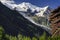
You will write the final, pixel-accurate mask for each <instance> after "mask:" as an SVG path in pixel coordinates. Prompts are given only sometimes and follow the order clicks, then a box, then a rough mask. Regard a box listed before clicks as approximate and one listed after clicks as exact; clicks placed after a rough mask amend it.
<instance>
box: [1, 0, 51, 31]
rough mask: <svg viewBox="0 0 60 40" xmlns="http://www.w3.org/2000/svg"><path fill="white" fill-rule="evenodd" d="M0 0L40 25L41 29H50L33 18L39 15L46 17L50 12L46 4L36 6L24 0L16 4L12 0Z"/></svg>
mask: <svg viewBox="0 0 60 40" xmlns="http://www.w3.org/2000/svg"><path fill="white" fill-rule="evenodd" d="M0 1H1V2H2V4H3V5H5V6H7V7H8V8H10V9H11V10H16V11H18V12H19V13H20V14H21V15H22V16H24V17H25V18H26V19H28V20H29V21H31V22H32V23H34V24H36V25H38V26H40V27H42V28H43V29H46V30H47V29H48V30H47V31H49V30H50V28H49V27H46V26H45V25H43V24H40V23H38V22H37V21H38V20H37V21H36V22H35V20H34V18H35V17H37V18H38V19H39V18H40V17H44V18H45V19H47V18H48V16H49V14H50V10H49V7H48V6H46V7H37V6H35V5H32V4H30V3H26V2H23V3H21V4H18V5H17V4H15V2H14V1H13V0H0ZM35 19H36V18H35ZM47 20H48V19H47ZM42 23H43V22H42Z"/></svg>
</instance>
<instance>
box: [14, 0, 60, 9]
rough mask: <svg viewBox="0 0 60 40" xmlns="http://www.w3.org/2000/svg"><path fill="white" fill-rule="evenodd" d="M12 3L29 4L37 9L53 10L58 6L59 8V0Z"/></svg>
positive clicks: (16, 0) (31, 0)
mask: <svg viewBox="0 0 60 40" xmlns="http://www.w3.org/2000/svg"><path fill="white" fill-rule="evenodd" d="M14 1H15V2H16V3H17V4H19V3H22V2H29V3H31V4H33V5H36V6H39V7H45V6H49V7H50V8H52V9H55V8H57V7H58V6H60V0H14Z"/></svg>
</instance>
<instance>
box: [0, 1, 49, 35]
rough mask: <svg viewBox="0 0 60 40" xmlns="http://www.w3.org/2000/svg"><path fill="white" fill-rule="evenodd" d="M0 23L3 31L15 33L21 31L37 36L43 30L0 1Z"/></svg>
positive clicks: (24, 33)
mask: <svg viewBox="0 0 60 40" xmlns="http://www.w3.org/2000/svg"><path fill="white" fill-rule="evenodd" d="M0 25H2V26H3V27H4V29H5V33H7V34H10V35H17V34H18V33H21V34H22V35H26V36H39V35H42V34H43V32H44V31H45V32H46V33H47V35H49V33H48V32H47V31H46V30H44V29H42V28H41V27H39V26H37V25H35V24H33V23H31V22H30V21H29V20H27V19H26V18H24V17H23V16H22V15H21V14H20V13H18V12H17V11H16V10H11V9H9V8H7V7H6V6H4V5H3V4H2V3H1V2H0Z"/></svg>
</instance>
